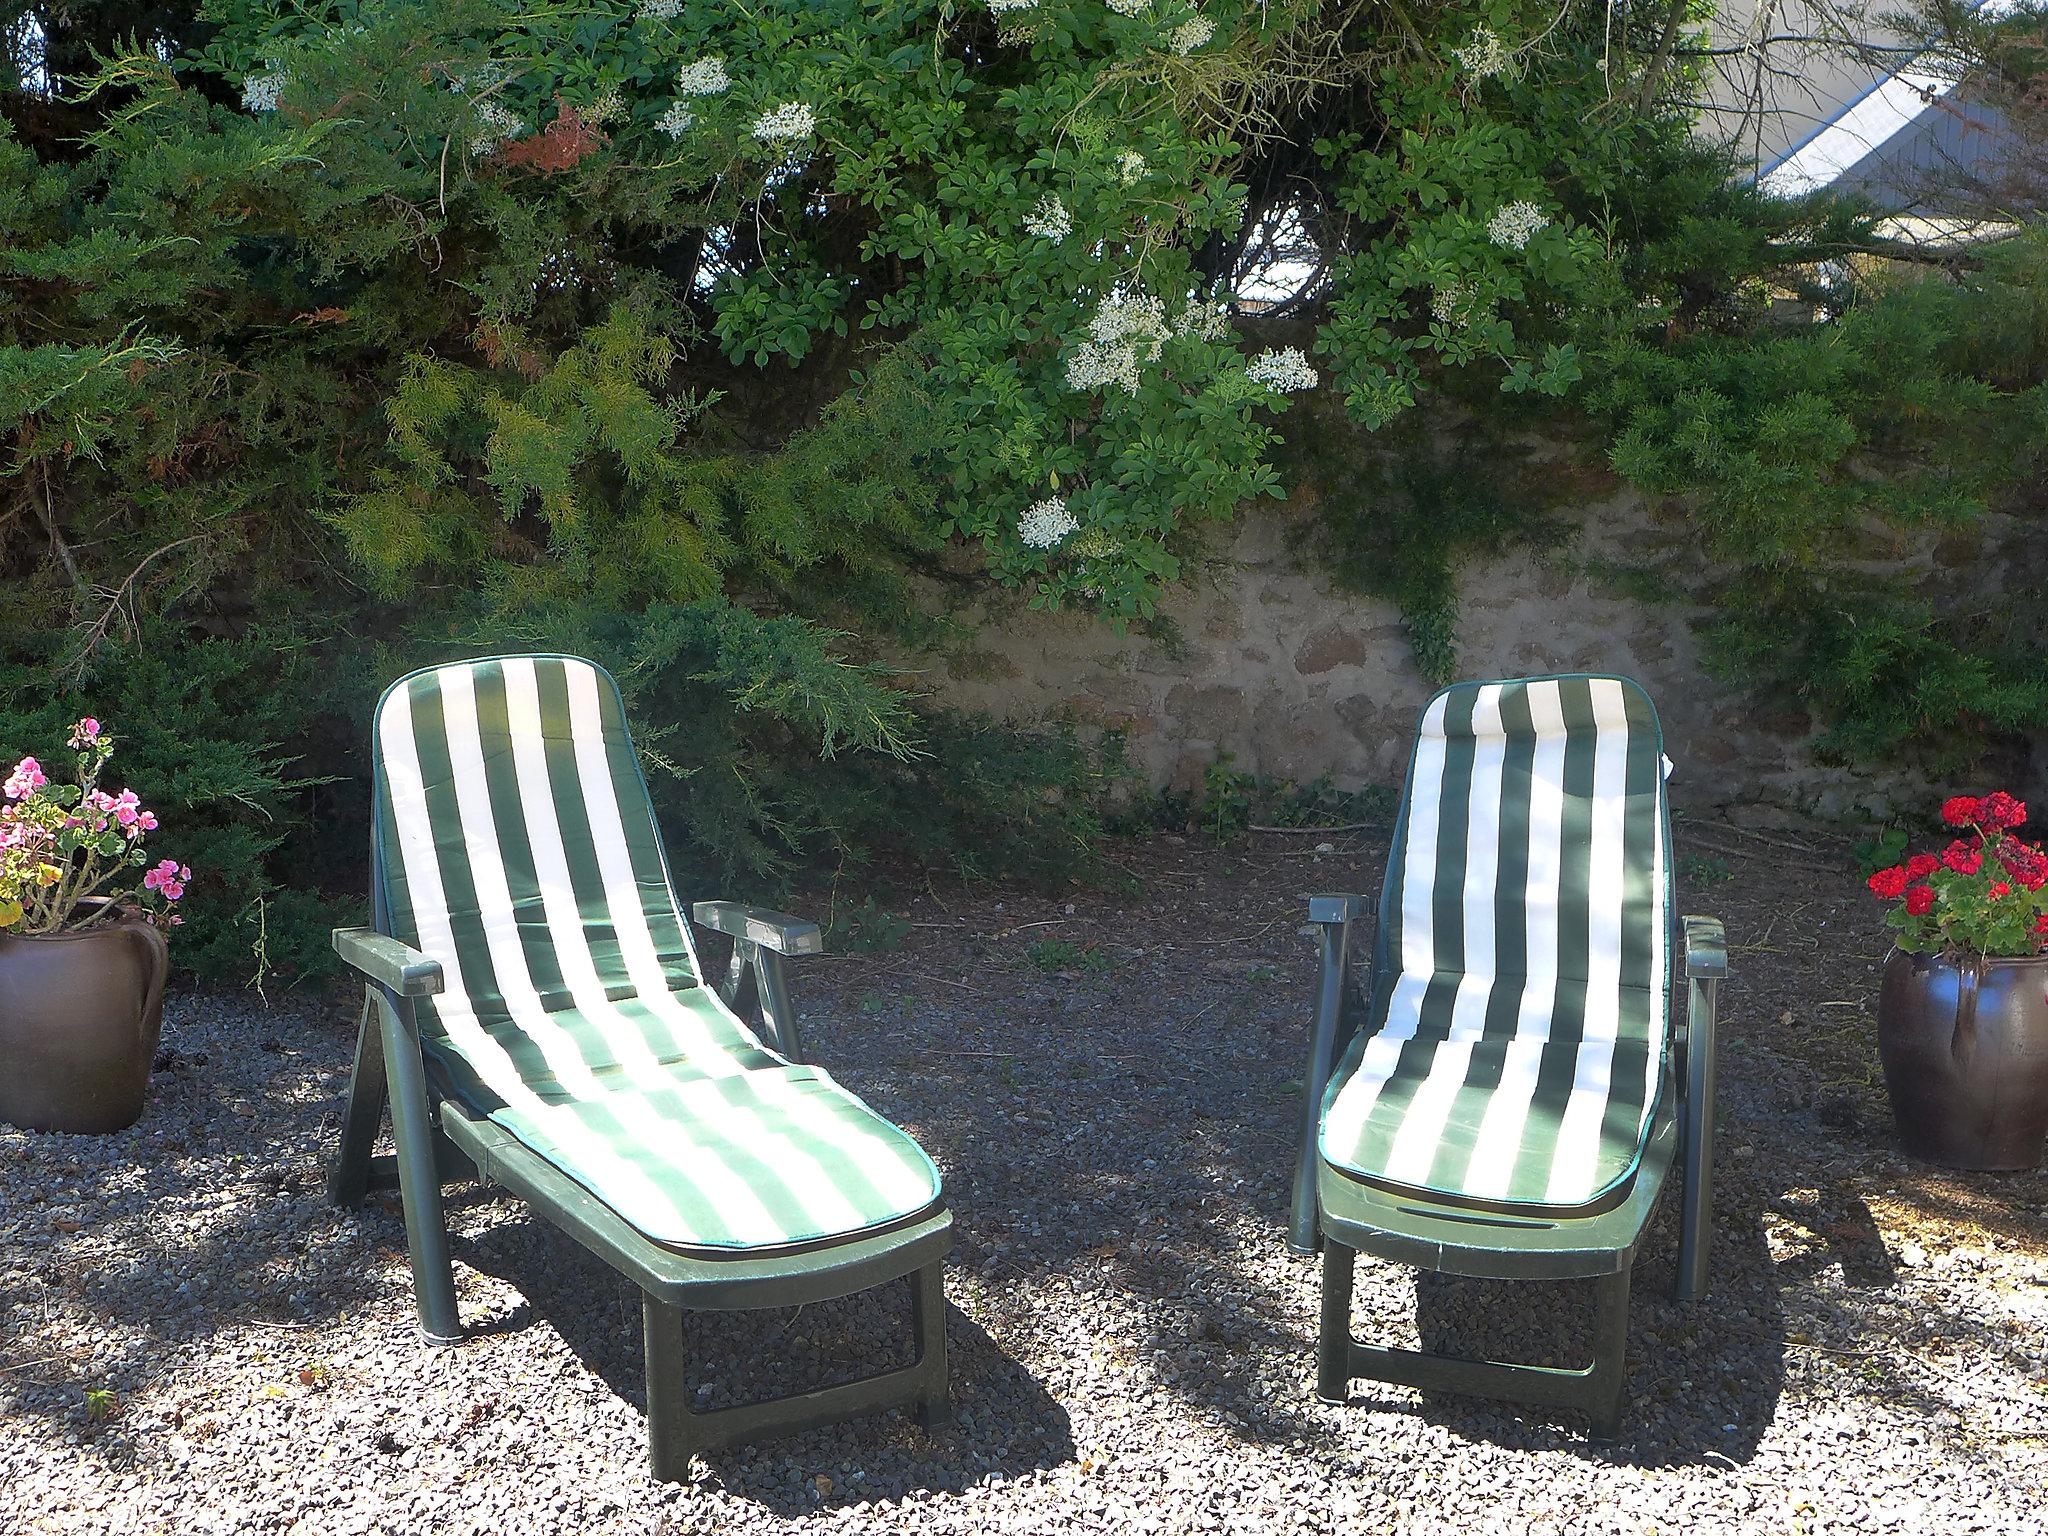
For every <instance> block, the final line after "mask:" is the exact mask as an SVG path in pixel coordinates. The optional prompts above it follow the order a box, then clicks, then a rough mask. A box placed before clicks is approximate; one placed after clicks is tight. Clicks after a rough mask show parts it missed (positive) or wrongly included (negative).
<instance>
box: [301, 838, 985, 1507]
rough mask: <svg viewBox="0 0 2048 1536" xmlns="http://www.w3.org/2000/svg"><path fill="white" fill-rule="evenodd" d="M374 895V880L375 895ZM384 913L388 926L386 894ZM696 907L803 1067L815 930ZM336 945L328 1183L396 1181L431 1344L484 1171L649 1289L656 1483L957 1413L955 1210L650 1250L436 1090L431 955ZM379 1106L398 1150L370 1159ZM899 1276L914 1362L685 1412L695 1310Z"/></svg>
mask: <svg viewBox="0 0 2048 1536" xmlns="http://www.w3.org/2000/svg"><path fill="white" fill-rule="evenodd" d="M382 887H383V882H382V880H381V878H380V879H378V880H377V881H376V888H377V889H378V891H379V892H380V893H381V891H382ZM378 911H379V920H380V922H381V921H382V898H381V894H380V897H379V900H378ZM691 916H692V917H693V918H695V920H696V921H697V922H698V923H699V924H700V925H701V926H703V927H706V928H710V929H713V930H715V931H717V932H719V933H723V934H726V935H728V936H729V937H730V938H731V939H732V942H733V953H732V964H731V967H730V969H729V971H728V973H727V975H726V977H725V978H724V980H723V981H722V982H721V983H720V984H719V986H718V991H719V994H720V996H722V997H724V998H725V1000H726V1002H727V1003H728V1004H729V1005H731V1006H733V1007H734V1008H738V1007H739V1006H740V1004H741V1002H742V1001H743V997H742V987H743V983H744V982H745V981H746V980H747V979H748V978H751V980H752V983H753V992H754V1000H755V1001H756V1002H757V1003H758V1005H759V1008H760V1012H761V1016H762V1022H763V1024H764V1026H765V1027H766V1029H767V1032H768V1035H769V1040H770V1043H771V1044H772V1045H774V1047H775V1048H776V1050H778V1051H779V1052H781V1053H782V1055H784V1056H785V1057H787V1058H789V1059H790V1060H791V1061H796V1060H799V1059H801V1058H800V1057H799V1054H798V1041H797V1033H796V1015H795V1012H794V1011H793V1010H792V1009H791V1007H790V1004H789V990H788V985H787V982H786V979H785V977H784V974H783V968H782V960H783V957H784V956H785V955H809V954H818V953H820V952H822V950H823V949H824V941H823V938H822V936H821V935H820V933H819V930H818V925H817V924H816V923H812V922H806V921H804V920H802V919H799V918H794V917H790V916H787V915H786V914H784V913H780V912H769V911H765V910H763V909H760V908H757V907H747V906H741V905H738V904H736V903H733V902H723V901H704V902H698V903H697V904H696V905H695V906H694V907H693V908H692V909H691ZM334 948H335V952H336V953H337V954H339V955H340V956H341V958H342V959H343V961H345V962H346V963H347V964H348V965H349V966H350V968H351V969H353V970H354V971H356V972H357V973H358V974H359V975H361V976H362V977H363V979H364V983H365V986H364V1002H363V1013H362V1019H361V1024H360V1027H359V1029H358V1032H357V1039H356V1057H355V1068H354V1071H353V1073H352V1074H351V1076H350V1078H349V1088H348V1100H347V1108H346V1110H345V1112H344V1115H343V1120H342V1132H341V1144H340V1148H339V1150H338V1152H337V1154H336V1156H335V1159H334V1162H333V1165H332V1167H331V1169H330V1171H329V1175H328V1182H327V1191H328V1195H329V1198H330V1199H332V1200H333V1201H334V1202H335V1203H336V1204H339V1205H344V1206H353V1205H359V1204H361V1203H362V1202H363V1200H364V1199H365V1198H366V1197H367V1196H368V1195H369V1193H370V1192H371V1191H372V1190H388V1189H393V1188H395V1189H397V1191H398V1194H399V1199H400V1203H401V1205H402V1207H403V1210H404V1213H405V1237H406V1246H407V1249H408V1250H409V1253H410V1256H411V1260H412V1281H413V1295H414V1299H415V1302H416V1304H417V1306H418V1311H419V1326H420V1330H421V1332H422V1333H423V1334H424V1335H425V1336H426V1337H427V1339H429V1340H430V1341H432V1342H434V1343H436V1344H454V1343H457V1342H459V1341H460V1339H461V1337H462V1327H461V1321H460V1318H459V1316H458V1313H457V1309H456V1303H455V1277H454V1270H453V1267H452V1264H451V1261H450V1255H449V1247H448V1227H447V1221H446V1218H445V1215H444V1213H443V1208H442V1203H441V1186H442V1185H443V1184H444V1183H448V1182H451V1181H462V1180H470V1179H484V1180H488V1181H489V1182H491V1183H494V1184H497V1185H499V1186H500V1187H501V1188H504V1189H506V1190H508V1191H510V1192H511V1193H512V1194H514V1195H517V1196H518V1197H519V1198H521V1199H522V1200H525V1201H526V1202H527V1203H528V1204H529V1205H531V1206H532V1207H533V1208H534V1209H535V1210H536V1211H538V1212H539V1213H540V1214H541V1215H542V1216H544V1217H546V1218H547V1219H548V1220H549V1221H550V1222H552V1223H554V1225H555V1226H557V1227H559V1228H561V1230H562V1231H563V1232H565V1233H567V1234H568V1236H570V1237H571V1238H573V1239H574V1240H575V1241H577V1242H579V1243H581V1244H582V1245H583V1246H584V1247H585V1248H587V1249H589V1250H590V1251H591V1252H592V1253H593V1254H595V1255H596V1256H597V1257H598V1258H600V1259H602V1260H604V1261H605V1263H607V1264H609V1265H611V1266H612V1267H613V1268H614V1269H616V1270H618V1271H619V1272H620V1273H621V1274H623V1275H625V1276H626V1277H627V1278H628V1279H630V1280H631V1281H632V1282H633V1283H634V1284H635V1285H637V1286H638V1287H639V1288H640V1290H641V1293H642V1298H643V1299H642V1321H643V1325H644V1331H645V1347H646V1358H647V1438H648V1461H649V1468H650V1471H651V1472H652V1474H653V1476H655V1477H656V1478H658V1479H660V1480H662V1481H665V1482H681V1481H685V1480H687V1478H688V1477H689V1475H690V1458H691V1457H692V1456H693V1455H699V1454H704V1453H708V1452H711V1451H716V1450H720V1449H723V1448H725V1447H727V1446H731V1445H736V1444H741V1443H746V1442H751V1441H755V1440H761V1439H766V1438H769V1437H771V1436H775V1435H786V1434H794V1433H796V1432H798V1431H800V1430H805V1429H813V1428H816V1427H817V1426H819V1425H823V1424H835V1423H838V1422H840V1421H842V1420H844V1419H849V1418H855V1417H858V1416H861V1415H864V1414H870V1413H878V1412H881V1411H882V1410H884V1409H887V1408H896V1407H911V1408H914V1409H915V1411H916V1413H917V1417H918V1422H919V1423H920V1424H922V1425H923V1426H925V1427H926V1428H936V1427H938V1426H940V1425H943V1424H945V1423H947V1422H949V1421H950V1420H951V1418H952V1405H951V1399H950V1397H949V1395H948V1391H947V1369H946V1295H945V1287H944V1283H943V1273H944V1269H943V1266H944V1260H945V1256H946V1253H947V1251H948V1250H949V1249H950V1248H951V1247H952V1244H953V1217H952V1214H951V1212H950V1211H948V1210H947V1209H946V1208H945V1206H944V1205H943V1204H937V1205H934V1206H933V1207H931V1208H929V1209H927V1210H925V1211H922V1212H919V1213H917V1214H915V1215H913V1216H911V1217H909V1218H908V1219H906V1220H904V1221H900V1222H897V1223H894V1224H892V1225H890V1226H887V1227H883V1228H874V1229H870V1230H868V1231H864V1232H860V1233H857V1234H855V1235H853V1236H850V1237H846V1238H841V1239H832V1240H828V1241H825V1242H817V1243H807V1244H792V1245H785V1246H782V1247H780V1248H773V1249H754V1250H750V1251H746V1252H743V1253H739V1254H735V1255H731V1256H726V1255H723V1254H714V1253H711V1252H710V1251H708V1250H700V1251H698V1252H687V1251H683V1250H680V1249H677V1248H672V1247H669V1246H668V1245H666V1244H662V1243H657V1242H655V1241H654V1240H653V1239H651V1238H649V1237H647V1236H645V1235H644V1234H642V1233H641V1232H639V1231H638V1230H637V1229H636V1228H634V1227H632V1226H631V1225H629V1224H628V1223H627V1222H626V1221H625V1220H624V1219H623V1218H621V1217H620V1216H619V1215H618V1214H617V1213H616V1212H614V1211H613V1210H611V1209H610V1207H608V1206H607V1205H605V1204H604V1202H603V1201H601V1200H599V1199H598V1198H597V1197H596V1196H595V1195H593V1194H592V1193H591V1192H590V1191H589V1190H587V1189H585V1188H584V1187H583V1186H582V1185H581V1184H579V1183H577V1182H576V1181H575V1180H573V1179H571V1178H569V1177H568V1176H567V1175H566V1174H564V1173H563V1172H562V1171H561V1170H560V1169H558V1168H556V1167H555V1166H554V1165H553V1164H552V1163H549V1162H548V1161H547V1160H546V1159H544V1158H542V1157H541V1156H540V1155H539V1154H538V1153H536V1152H534V1151H533V1150H532V1149H531V1148H529V1147H527V1146H526V1145H525V1144H524V1143H523V1142H521V1141H519V1140H518V1139H517V1138H516V1137H514V1136H513V1135H511V1133H510V1132H508V1131H506V1130H504V1129H503V1128H502V1127H500V1126H498V1125H497V1124H495V1123H494V1122H492V1121H490V1120H487V1119H484V1118H482V1117H481V1116H478V1115H475V1114H472V1113H471V1112H470V1111H469V1110H468V1109H466V1108H465V1107H464V1106H463V1105H462V1104H460V1103H458V1102H457V1101H456V1100H454V1099H453V1098H451V1097H448V1096H446V1095H443V1094H441V1093H439V1092H437V1090H436V1088H435V1086H434V1084H433V1082H432V1081H431V1079H430V1077H429V1074H428V1072H427V1069H426V1061H425V1058H424V1056H423V1054H422V1052H421V1049H420V1034H419V1024H418V1021H417V1019H416V1017H415V1013H414V1003H415V999H417V998H421V997H428V996H432V995H433V994H435V993H437V992H439V991H441V989H442V985H443V977H442V971H441V966H440V964H439V962H437V961H435V960H433V959H432V958H430V957H429V956H427V955H424V954H422V953H420V951H418V950H416V949H413V948H411V947H409V946H408V945H406V944H404V943H401V942H400V941H399V940H397V939H395V938H392V937H390V936H388V935H386V934H384V933H381V932H379V931H377V929H375V928H338V929H336V930H335V933H334ZM387 1104H388V1106H389V1108H390V1111H391V1125H392V1135H393V1141H394V1143H395V1146H396V1153H395V1155H393V1156H388V1157H387V1156H373V1155H372V1148H373V1146H374V1144H375V1142H376V1138H377V1129H378V1126H379V1124H380V1122H381V1121H382V1119H383V1115H384V1110H385V1108H386V1106H387ZM904 1275H909V1276H910V1277H911V1285H910V1312H911V1319H910V1321H911V1333H912V1336H913V1341H914V1346H915V1357H914V1358H913V1360H912V1362H911V1363H910V1364H909V1365H907V1366H902V1367H899V1368H897V1369H895V1370H891V1371H885V1372H883V1373H882V1374H880V1375H876V1376H870V1377H865V1378H862V1379H859V1380H856V1381H849V1382H842V1383H839V1384H837V1385H835V1386H829V1387H821V1388H818V1389H816V1390H814V1391H809V1392H799V1393H794V1394H791V1395H789V1396H785V1397H777V1398H769V1399H766V1400H764V1401H760V1402H753V1403H745V1404H741V1405H739V1406H736V1407H731V1408H722V1409H717V1410H714V1411H712V1412H707V1413H698V1412H695V1411H693V1410H692V1408H691V1402H692V1398H691V1393H690V1386H689V1380H688V1371H687V1365H688V1359H687V1350H686V1341H685V1337H684V1328H683V1313H684V1312H685V1311H686V1310H694V1311H740V1310H746V1309H748V1308H754V1307H788V1306H797V1305H800V1304H803V1303H806V1302H813V1301H829V1300H831V1299H833V1298H835V1297H840V1296H850V1295H853V1294H854V1293H856V1292H859V1291H865V1290H869V1289H872V1288H873V1287H875V1286H878V1285H882V1284H885V1283H887V1282H888V1281H891V1280H894V1279H897V1278H899V1277H901V1276H904Z"/></svg>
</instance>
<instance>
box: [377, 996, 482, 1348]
mask: <svg viewBox="0 0 2048 1536" xmlns="http://www.w3.org/2000/svg"><path fill="white" fill-rule="evenodd" d="M401 1010H403V1011H404V1016H403V1017H402V1016H401ZM377 1011H378V1013H379V1014H380V1015H382V1026H383V1038H384V1070H385V1081H386V1085H387V1089H388V1091H389V1093H390V1095H391V1131H392V1138H393V1140H395V1141H396V1142H397V1144H398V1197H399V1201H400V1203H401V1204H402V1205H403V1207H404V1210H405V1244H406V1248H407V1250H408V1251H409V1253H410V1254H411V1257H412V1289H413V1299H414V1301H415V1302H416V1303H417V1305H418V1307H419V1317H420V1332H421V1333H423V1334H425V1335H426V1336H427V1338H428V1339H430V1340H432V1341H433V1342H434V1343H436V1344H453V1343H455V1342H457V1341H458V1340H459V1339H460V1338H461V1337H462V1319H461V1315H460V1313H458V1311H457V1310H456V1306H455V1267H454V1264H453V1262H452V1261H451V1259H450V1257H449V1254H448V1222H447V1217H446V1215H445V1214H444V1212H443V1211H442V1208H441V1169H440V1164H439V1161H438V1159H437V1158H436V1157H435V1149H434V1120H433V1112H432V1109H431V1107H430V1105H429V1103H428V1099H427V1072H426V1066H425V1064H424V1063H423V1062H422V1061H421V1060H420V1046H419V1035H418V1032H417V1030H416V1029H415V1028H414V1027H413V1026H412V1020H411V1017H410V1011H411V1002H410V1000H409V999H405V1000H400V1001H397V1002H394V1001H393V1000H392V999H390V998H389V997H386V998H382V999H380V1001H379V1006H378V1009H377Z"/></svg>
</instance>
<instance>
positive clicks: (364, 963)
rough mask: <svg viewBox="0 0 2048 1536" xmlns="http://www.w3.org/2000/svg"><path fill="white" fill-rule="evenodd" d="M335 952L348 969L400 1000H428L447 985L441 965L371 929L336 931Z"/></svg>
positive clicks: (410, 947)
mask: <svg viewBox="0 0 2048 1536" xmlns="http://www.w3.org/2000/svg"><path fill="white" fill-rule="evenodd" d="M334 952H335V953H336V954H337V955H339V956H341V958H342V961H343V963H344V964H346V965H347V966H349V968H350V969H352V970H354V971H357V972H359V973H360V974H361V975H363V976H365V977H367V978H369V979H370V980H371V981H374V982H376V983H377V985H378V986H380V987H389V988H390V989H391V990H392V991H393V992H396V993H397V994H398V995H399V996H400V997H431V996H432V995H433V994H435V993H436V992H439V991H440V990H441V989H442V987H443V986H444V985H446V978H444V977H443V976H442V974H441V962H440V961H438V960H433V959H429V958H428V957H427V956H425V955H423V954H421V953H420V952H419V951H418V950H416V949H414V948H413V947H412V946H411V945H410V944H401V943H399V941H398V940H396V939H394V938H392V937H391V936H390V935H388V934H382V933H379V932H377V930H376V929H374V928H337V929H335V930H334Z"/></svg>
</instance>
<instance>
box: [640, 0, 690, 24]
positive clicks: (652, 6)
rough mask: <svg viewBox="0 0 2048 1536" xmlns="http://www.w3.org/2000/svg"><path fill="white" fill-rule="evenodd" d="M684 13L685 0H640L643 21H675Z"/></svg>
mask: <svg viewBox="0 0 2048 1536" xmlns="http://www.w3.org/2000/svg"><path fill="white" fill-rule="evenodd" d="M682 14H683V0H640V19H641V20H642V21H674V20H675V19H676V18H677V17H678V16H680V15H682Z"/></svg>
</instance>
